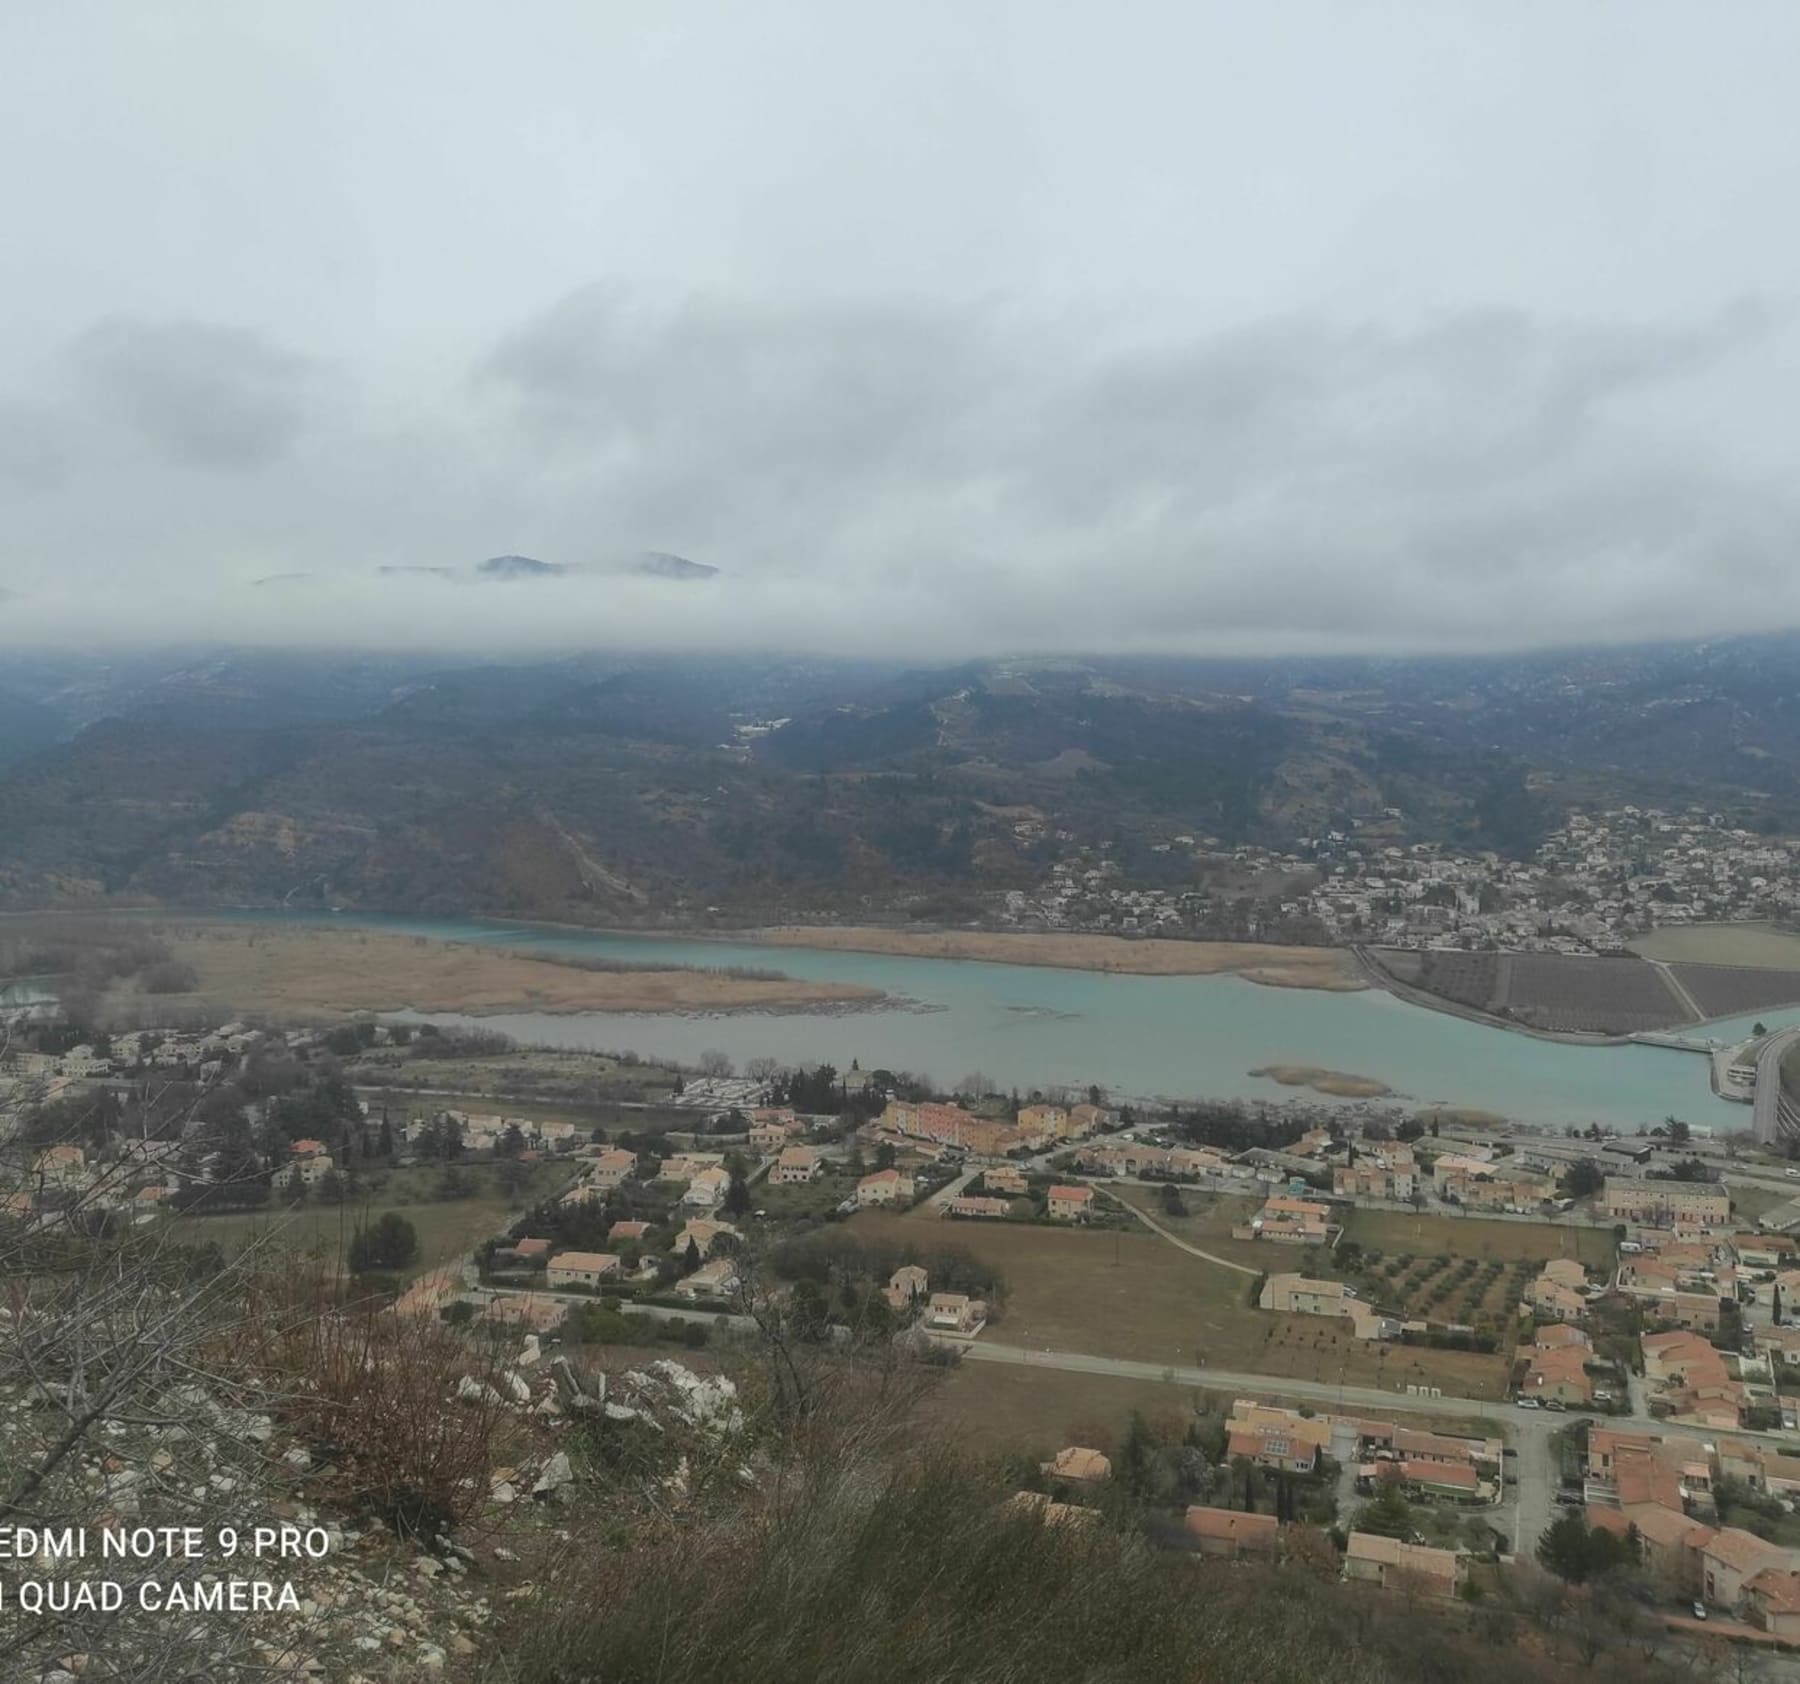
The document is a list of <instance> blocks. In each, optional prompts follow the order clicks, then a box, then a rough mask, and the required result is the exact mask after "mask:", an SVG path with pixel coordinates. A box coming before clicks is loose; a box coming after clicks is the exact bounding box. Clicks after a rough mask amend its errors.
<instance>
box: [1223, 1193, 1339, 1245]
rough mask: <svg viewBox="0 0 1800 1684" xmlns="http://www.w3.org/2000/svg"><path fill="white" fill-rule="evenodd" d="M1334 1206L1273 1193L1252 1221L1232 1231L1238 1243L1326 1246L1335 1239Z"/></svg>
mask: <svg viewBox="0 0 1800 1684" xmlns="http://www.w3.org/2000/svg"><path fill="white" fill-rule="evenodd" d="M1330 1217H1331V1206H1330V1205H1322V1204H1319V1203H1317V1202H1316V1201H1315V1200H1312V1199H1296V1198H1293V1197H1291V1196H1289V1195H1286V1194H1282V1193H1272V1194H1270V1196H1269V1197H1268V1198H1267V1199H1266V1200H1264V1201H1263V1207H1262V1209H1261V1210H1259V1211H1258V1212H1257V1213H1256V1214H1255V1215H1254V1216H1253V1217H1251V1218H1250V1220H1249V1221H1248V1222H1245V1223H1241V1224H1240V1225H1239V1226H1237V1227H1235V1228H1233V1229H1232V1230H1231V1237H1232V1238H1233V1239H1234V1240H1273V1241H1275V1242H1276V1243H1277V1244H1278V1245H1324V1244H1325V1243H1326V1241H1327V1240H1329V1239H1330V1237H1331V1221H1330Z"/></svg>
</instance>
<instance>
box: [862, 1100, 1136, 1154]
mask: <svg viewBox="0 0 1800 1684" xmlns="http://www.w3.org/2000/svg"><path fill="white" fill-rule="evenodd" d="M1117 1121H1118V1119H1117V1117H1116V1116H1115V1115H1114V1113H1112V1112H1111V1111H1108V1110H1107V1109H1106V1108H1105V1107H1104V1106H1100V1105H1025V1106H1021V1107H1020V1108H1019V1113H1018V1116H1017V1118H1016V1119H1015V1120H1014V1121H1013V1122H1010V1123H1007V1122H1001V1121H999V1120H997V1119H995V1118H992V1117H978V1116H976V1115H975V1113H974V1112H972V1111H969V1110H966V1109H965V1108H964V1107H962V1106H961V1105H957V1104H954V1103H950V1102H945V1101H939V1100H930V1099H925V1100H909V1099H890V1100H889V1101H888V1103H887V1108H886V1109H885V1110H884V1111H883V1112H882V1113H881V1115H880V1116H879V1117H878V1118H877V1119H876V1120H875V1125H874V1129H873V1131H872V1132H873V1134H874V1137H875V1138H876V1139H877V1140H881V1139H886V1140H889V1141H891V1142H893V1143H894V1144H897V1145H898V1144H903V1145H906V1146H909V1147H912V1148H914V1149H918V1150H923V1151H926V1152H927V1153H928V1154H929V1155H932V1156H936V1155H938V1154H940V1153H943V1152H961V1153H964V1154H966V1155H968V1156H970V1157H974V1158H1005V1157H1007V1156H1009V1155H1010V1154H1012V1153H1014V1152H1041V1151H1044V1150H1045V1149H1046V1148H1049V1147H1052V1146H1056V1145H1058V1144H1060V1143H1062V1142H1064V1141H1074V1140H1081V1139H1084V1138H1085V1137H1086V1136H1088V1135H1090V1134H1095V1133H1098V1132H1099V1131H1101V1130H1102V1129H1108V1128H1112V1127H1113V1126H1114V1125H1115V1124H1116V1123H1117Z"/></svg>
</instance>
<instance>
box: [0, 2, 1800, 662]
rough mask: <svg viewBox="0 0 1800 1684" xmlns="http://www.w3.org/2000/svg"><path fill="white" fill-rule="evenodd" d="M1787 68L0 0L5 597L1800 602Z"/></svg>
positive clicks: (1270, 622) (285, 617)
mask: <svg viewBox="0 0 1800 1684" xmlns="http://www.w3.org/2000/svg"><path fill="white" fill-rule="evenodd" d="M1797 87H1800V5H1795V4H1794V3H1793V0H1766V3H1758V0H1733V4H1731V5H1730V6H1726V7H1702V6H1697V5H1695V4H1693V3H1692V0H1682V3H1680V4H1656V3H1654V0H1616V3H1606V0H1586V3H1583V4H1579V5H1570V4H1568V3H1567V0H1554V3H1551V0H1546V3H1542V4H1533V3H1530V0H1509V3H1508V4H1506V5H1491V4H1490V5H1476V4H1466V5H1465V4H1460V3H1455V0H1413V3H1411V4H1390V3H1385V0H1357V3H1356V4H1344V3H1343V0H1320V3H1317V4H1297V3H1296V4H1284V3H1281V0H1260V3H1259V4H1257V5H1254V6H1246V5H1242V4H1231V5H1225V4H1204V3H1196V0H1167V3H1157V4H1135V5H1134V4H1123V5H1121V4H1118V3H1117V0H1114V3H1112V4H1107V5H1102V4H1088V3H1085V0H1057V3H1056V4H1053V5H1044V4H1042V3H1041V0H1039V3H1036V4H1012V3H1007V0H983V3H981V4H974V5H971V4H969V3H967V0H959V3H949V0H914V3H912V4H910V5H906V6H895V7H885V8H876V7H871V6H856V5H846V4H844V3H843V0H818V3H814V0H775V3H774V4H770V5H764V6H747V5H744V4H741V3H724V0H720V3H699V0H683V3H681V4H678V5H670V6H629V7H628V6H623V5H608V4H595V3H593V0H555V3H552V0H540V3H532V0H514V3H513V4H511V5H509V6H506V7H499V6H494V5H491V4H487V3H481V4H475V3H467V0H381V3H380V4H377V5H370V4H367V3H363V0H359V3H355V4H351V3H347V0H308V3H307V4H304V5H286V6H265V5H241V4H240V5H229V4H220V3H218V0H204V3H199V0H197V3H188V0H155V3H154V4H143V3H141V0H115V3H105V0H62V3H59V4H56V5H48V6H36V7H27V6H9V7H6V8H5V9H4V12H3V13H0V156H4V157H5V159H6V160H7V193H6V198H5V232H4V235H3V236H0V300H3V301H4V309H3V310H0V533H3V538H0V591H4V592H7V593H9V594H8V595H7V596H6V597H5V599H4V600H0V640H20V641H22V640H28V639H43V638H53V639H64V640H81V639H86V638H96V639H108V640H116V639H125V640H129V639H135V638H147V637H154V636H161V635H167V634H169V633H172V632H176V631H180V632H182V633H184V634H187V635H189V636H192V635H195V634H210V633H216V635H218V636H219V637H220V638H221V639H246V638H266V639H273V640H287V641H304V640H310V639H316V638H320V637H330V638H338V639H342V640H345V641H356V642H363V643H370V642H378V643H392V644H395V645H400V644H407V643H420V642H424V643H432V644H444V645H457V646H462V647H476V646H482V645H491V646H494V647H506V648H509V649H518V648H528V647H533V646H536V647H543V648H545V649H546V650H549V649H560V648H565V647H568V646H570V645H575V644H599V643H613V642H618V641H621V640H624V641H642V642H645V643H656V644H660V645H665V646H666V645H669V644H677V645H680V644H692V645H694V646H698V647H708V646H716V645H719V644H721V643H728V642H733V641H739V640H743V641H748V642H751V643H764V644H769V645H772V646H773V645H784V644H785V645H790V646H791V645H794V644H808V645H811V644H815V643H817V642H818V641H819V640H828V641H830V642H832V643H834V644H836V645H839V646H842V647H847V648H848V647H855V648H862V649H881V648H886V647H893V648H896V649H897V650H899V651H903V652H905V653H908V654H915V653H924V652H929V651H931V650H934V649H936V650H942V651H943V652H945V653H962V652H966V651H968V650H971V649H979V648H984V647H985V648H994V649H1025V648H1031V649H1047V648H1055V647H1061V648H1071V649H1084V648H1094V649H1098V648H1118V647H1159V648H1193V649H1221V648H1224V649H1242V650H1255V649H1265V648H1295V647H1300V648H1318V647H1332V646H1336V647H1346V648H1365V647H1378V646H1398V647H1414V648H1416V647H1471V648H1484V647H1497V646H1515V645H1525V644H1541V643H1553V642H1569V641H1576V640H1589V639H1595V638H1609V639H1611V638H1636V637H1652V636H1662V635H1689V634H1694V633H1701V632H1706V633H1710V632H1715V631H1725V630H1732V629H1743V630H1758V629H1766V628H1769V627H1771V626H1777V625H1793V624H1800V423H1797V421H1796V413H1797V410H1800V405H1797V403H1796V374H1797V373H1800V323H1797V321H1796V293H1797V292H1800V217H1797V216H1796V214H1795V205H1796V204H1797V203H1800V107H1797V104H1796V93H1795V90H1796V88H1797ZM643 549H656V550H667V551H674V552H678V553H680V554H682V555H686V556H690V557H692V558H693V559H695V560H699V561H705V562H708V563H711V564H713V565H715V566H717V567H719V568H720V569H721V570H722V571H721V574H720V576H719V577H718V578H717V579H716V580H713V581H710V582H708V583H706V584H704V585H686V586H684V585H676V584H670V583H665V582H662V581H650V580H636V579H630V580H618V579H594V578H588V579H583V580H580V581H575V582H570V581H562V582H557V583H552V584H546V583H542V582H537V583H528V584H527V583H521V584H509V585H500V584H480V585H477V584H473V583H468V582H464V581H456V580H442V579H437V578H435V577H430V576H417V575H414V576H411V577H408V576H405V575H394V574H382V573H380V572H379V571H378V570H379V569H381V568H383V567H449V568H466V567H469V566H471V565H473V564H474V563H477V562H479V561H480V560H481V559H483V558H484V557H487V556H490V555H494V554H496V553H501V552H523V553H526V554H530V555H533V556H538V557H541V558H544V559H546V560H552V561H558V562H564V563H572V564H580V565H583V566H587V565H600V564H610V563H612V562H613V561H615V560H617V559H618V558H621V557H625V556H629V555H631V554H632V553H634V552H636V551H639V550H643ZM295 573H303V574H307V575H310V576H311V577H309V578H308V579H306V580H303V581H289V582H288V583H286V584H278V585H273V586H271V585H263V586H257V585H255V584H254V583H253V582H254V581H256V580H258V579H263V578H267V577H268V576H271V575H285V574H295Z"/></svg>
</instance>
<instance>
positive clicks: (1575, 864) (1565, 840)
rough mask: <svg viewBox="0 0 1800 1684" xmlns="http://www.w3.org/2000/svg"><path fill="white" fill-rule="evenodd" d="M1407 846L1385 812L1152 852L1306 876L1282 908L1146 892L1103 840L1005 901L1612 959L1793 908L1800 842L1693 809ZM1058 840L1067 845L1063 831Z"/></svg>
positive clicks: (1594, 817)
mask: <svg viewBox="0 0 1800 1684" xmlns="http://www.w3.org/2000/svg"><path fill="white" fill-rule="evenodd" d="M1014 830H1015V833H1016V834H1017V835H1018V836H1019V837H1020V839H1021V840H1028V841H1032V842H1038V841H1041V840H1043V838H1044V835H1045V831H1044V827H1043V826H1042V824H1041V822H1040V821H1037V820H1022V821H1019V822H1018V823H1016V824H1015V826H1014ZM1404 835H1405V817H1404V814H1403V813H1402V811H1401V809H1399V808H1397V807H1388V808H1385V809H1383V810H1382V811H1381V812H1379V813H1370V814H1367V815H1365V816H1362V817H1359V818H1356V819H1353V820H1351V821H1350V823H1349V826H1348V828H1346V829H1343V830H1329V831H1326V832H1324V833H1323V834H1322V835H1319V836H1310V837H1301V838H1299V839H1298V840H1297V841H1296V843H1295V845H1294V846H1293V848H1291V849H1287V850H1277V849H1268V848H1260V847H1253V846H1247V845H1246V846H1240V847H1228V846H1225V845H1223V844H1222V843H1220V842H1219V840H1218V839H1217V838H1215V837H1211V836H1204V835H1196V834H1194V833H1191V832H1180V833H1175V834H1172V835H1170V836H1168V837H1167V838H1165V839H1163V840H1160V841H1157V842H1154V843H1152V845H1151V848H1152V851H1153V852H1155V853H1162V854H1177V855H1180V856H1183V857H1187V858H1191V859H1193V860H1195V861H1197V862H1206V863H1216V864H1219V865H1223V866H1228V867H1229V868H1230V871H1231V873H1232V875H1234V876H1238V877H1245V878H1249V877H1261V878H1267V879H1272V878H1277V877H1281V878H1287V879H1289V880H1301V881H1305V880H1307V879H1309V878H1310V880H1311V882H1310V886H1308V887H1306V888H1305V889H1303V890H1301V891H1300V892H1298V893H1293V894H1291V895H1290V896H1289V897H1288V898H1286V899H1283V900H1279V901H1270V900H1260V899H1251V898H1247V897H1237V898H1231V897H1224V896H1215V895H1210V894H1207V893H1203V892H1200V891H1197V890H1171V889H1161V888H1149V887H1142V886H1139V885H1136V884H1133V883H1131V882H1129V881H1128V880H1127V879H1126V877H1125V874H1124V872H1123V871H1122V869H1121V867H1120V865H1119V863H1118V861H1117V860H1116V859H1114V858H1113V857H1112V850H1111V845H1110V844H1109V843H1104V842H1103V843H1099V844H1097V845H1095V846H1094V847H1091V848H1090V847H1080V846H1069V847H1065V848H1064V849H1062V850H1060V857H1058V858H1057V859H1056V860H1055V861H1054V862H1053V863H1052V865H1051V867H1050V870H1049V873H1048V875H1047V877H1046V878H1045V879H1044V880H1043V881H1042V882H1041V883H1040V884H1039V885H1037V886H1036V887H1035V888H1031V889H1015V890H1012V891H1009V892H1008V893H1007V895H1006V896H1005V901H1004V916H1005V918H1006V919H1007V921H1008V922H1010V923H1014V924H1020V925H1031V926H1047V927H1049V928H1051V929H1096V930H1122V931H1145V930H1163V931H1170V932H1174V931H1180V930H1193V929H1200V930H1204V931H1206V932H1207V933H1217V934H1231V935H1240V936H1243V937H1246V938H1248V939H1252V940H1255V939H1262V940H1282V939H1288V940H1298V941H1326V942H1331V941H1337V942H1354V941H1365V942H1379V943H1381V944H1384V945H1387V946H1392V947H1412V948H1420V947H1446V948H1493V947H1496V946H1498V947H1504V948H1509V949H1513V950H1518V951H1525V952H1531V951H1540V952H1553V953H1613V952H1618V951H1620V950H1622V949H1623V947H1624V945H1625V943H1626V942H1627V941H1628V940H1629V939H1630V938H1631V937H1632V936H1633V935H1637V934H1641V933H1642V932H1643V931H1645V930H1648V929H1652V928H1654V927H1656V926H1657V925H1663V924H1686V923H1693V922H1695V921H1697V920H1721V919H1732V918H1757V917H1771V916H1783V915H1787V914H1791V913H1792V912H1794V911H1795V910H1797V909H1800V888H1797V887H1796V884H1797V883H1800V844H1796V843H1795V842H1793V841H1792V840H1790V839H1787V838H1782V837H1770V836H1761V835H1758V834H1756V833H1755V832H1753V831H1749V830H1745V829H1743V828H1741V827H1737V826H1733V825H1731V824H1729V823H1728V822H1727V821H1726V820H1725V818H1724V817H1723V815H1721V814H1718V813H1712V812H1707V811H1705V810H1704V809H1701V808H1692V807H1690V808H1682V809H1663V808H1656V807H1648V808H1640V807H1635V806H1631V807H1620V808H1615V809H1608V810H1607V811H1604V812H1599V813H1591V814H1590V813H1580V812H1576V813H1571V814H1570V815H1569V818H1568V822H1567V823H1566V824H1565V825H1564V826H1563V827H1562V828H1561V829H1559V830H1555V831H1552V832H1551V833H1550V834H1549V835H1548V836H1546V837H1545V839H1544V841H1543V843H1542V844H1541V845H1540V847H1539V849H1538V851H1537V854H1536V857H1535V858H1533V859H1530V860H1513V859H1507V858H1503V857H1502V856H1501V855H1499V854H1495V853H1491V852H1487V851H1485V850H1484V851H1480V852H1463V851H1461V850H1459V849H1456V848H1454V847H1450V846H1447V845H1445V844H1442V843H1438V842H1415V843H1411V844H1408V843H1406V842H1405V841H1404V840H1403V838H1404ZM1053 839H1054V840H1057V841H1060V842H1064V843H1068V844H1073V843H1074V837H1073V835H1072V834H1071V833H1070V832H1067V831H1055V832H1054V833H1053Z"/></svg>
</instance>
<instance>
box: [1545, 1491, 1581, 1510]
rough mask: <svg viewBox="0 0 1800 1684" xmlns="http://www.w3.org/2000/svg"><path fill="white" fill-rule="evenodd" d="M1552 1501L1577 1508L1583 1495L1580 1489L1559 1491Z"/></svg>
mask: <svg viewBox="0 0 1800 1684" xmlns="http://www.w3.org/2000/svg"><path fill="white" fill-rule="evenodd" d="M1551 1501H1552V1502H1556V1503H1561V1504H1563V1505H1564V1506H1565V1507H1567V1508H1575V1507H1578V1506H1579V1505H1580V1503H1581V1501H1582V1496H1581V1493H1580V1492H1579V1491H1559V1492H1557V1494H1556V1495H1555V1496H1554V1497H1553V1498H1552V1499H1551Z"/></svg>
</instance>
